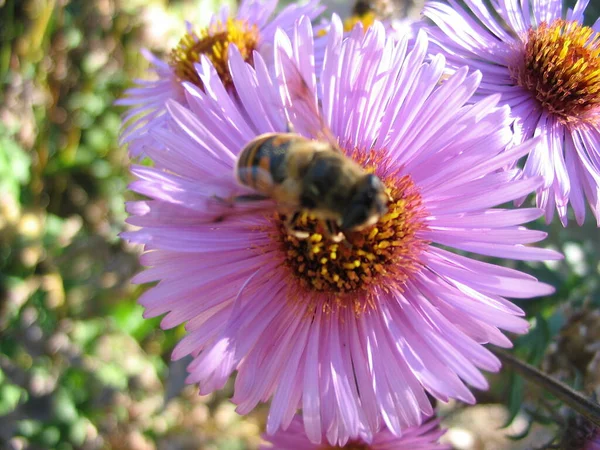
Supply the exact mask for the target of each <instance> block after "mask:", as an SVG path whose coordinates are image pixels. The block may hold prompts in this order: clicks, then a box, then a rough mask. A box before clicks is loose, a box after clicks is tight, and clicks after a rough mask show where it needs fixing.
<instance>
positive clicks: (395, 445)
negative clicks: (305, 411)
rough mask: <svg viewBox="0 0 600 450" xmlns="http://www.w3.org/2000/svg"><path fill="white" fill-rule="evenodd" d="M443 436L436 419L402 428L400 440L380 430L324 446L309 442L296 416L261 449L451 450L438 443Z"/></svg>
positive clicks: (447, 446) (270, 437)
mask: <svg viewBox="0 0 600 450" xmlns="http://www.w3.org/2000/svg"><path fill="white" fill-rule="evenodd" d="M443 434H444V430H441V429H440V427H439V420H437V419H430V420H428V421H427V422H425V423H423V425H421V426H419V427H412V428H407V429H405V430H404V431H403V433H402V436H400V437H398V436H394V434H393V433H390V432H389V431H388V430H386V429H383V430H380V431H378V432H377V433H375V435H374V436H373V437H372V438H369V439H363V438H362V437H360V436H359V437H357V438H355V439H352V440H351V441H348V443H346V445H344V446H343V447H339V446H327V445H319V444H314V443H312V442H310V441H309V440H308V438H307V437H306V434H305V432H304V426H303V425H302V418H301V417H300V416H296V417H294V420H293V421H292V423H291V424H290V426H289V428H288V429H287V430H285V431H279V432H277V433H275V434H274V435H273V436H269V435H266V436H263V437H264V439H265V440H266V441H267V444H266V445H263V446H262V447H261V450H344V449H345V450H451V448H452V447H451V446H450V445H444V444H440V442H439V441H440V438H441V437H442V435H443Z"/></svg>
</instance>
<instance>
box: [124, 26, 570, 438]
mask: <svg viewBox="0 0 600 450" xmlns="http://www.w3.org/2000/svg"><path fill="white" fill-rule="evenodd" d="M342 37H343V25H342V23H341V21H340V20H339V19H338V18H337V17H334V18H333V20H332V29H331V31H330V32H329V33H328V35H327V39H328V41H327V48H326V53H325V58H324V63H323V69H322V72H321V73H319V74H316V73H315V71H314V55H313V48H314V47H313V44H314V40H313V33H312V27H311V25H310V21H309V20H308V18H303V19H301V20H300V21H299V23H298V24H297V28H296V29H295V30H294V33H293V38H291V39H290V38H289V37H288V36H287V35H286V34H285V33H284V32H282V31H279V32H278V33H277V35H276V37H275V58H274V61H275V67H274V69H275V73H276V77H275V78H273V77H271V75H270V73H269V70H268V69H267V66H266V64H265V62H264V61H263V59H262V57H261V56H260V55H255V58H254V61H253V66H251V65H249V64H247V63H246V62H244V60H243V58H242V56H241V55H240V53H239V51H237V50H234V48H235V47H233V48H231V49H230V57H231V59H230V66H231V74H232V80H233V84H234V87H235V88H236V90H237V92H238V94H239V99H238V98H232V97H231V96H229V95H228V93H227V90H226V88H225V86H224V85H223V82H222V80H221V78H220V77H219V76H218V73H217V71H216V69H215V68H214V66H213V65H212V64H211V63H210V61H209V60H208V58H206V57H203V58H202V59H201V65H200V66H199V71H198V74H199V76H200V79H201V80H202V82H203V84H204V87H205V89H204V90H202V89H200V88H199V87H198V86H196V85H194V84H192V83H184V87H185V89H186V105H188V106H187V107H184V106H182V105H180V104H177V103H176V102H173V101H170V102H168V104H167V108H168V110H169V114H170V116H171V117H172V119H173V123H174V125H173V127H172V129H162V130H160V129H159V130H154V131H153V132H152V133H151V135H152V136H153V138H154V139H156V140H157V141H158V142H159V145H158V146H157V148H156V149H153V148H148V156H149V157H150V158H151V159H153V160H154V163H155V167H154V168H148V167H133V169H132V170H133V173H134V174H135V176H136V177H137V180H136V181H135V182H134V183H133V184H132V185H131V188H132V189H133V190H134V191H135V192H137V193H139V194H142V195H145V196H147V197H148V198H149V200H147V201H138V202H133V203H131V204H129V205H128V211H129V213H130V214H131V217H130V218H129V222H130V223H131V224H132V225H135V226H138V227H140V229H139V230H137V231H133V232H128V233H126V234H125V235H124V236H125V237H126V238H127V239H129V240H130V241H132V242H137V243H141V244H144V245H145V248H146V253H145V254H144V255H143V256H142V263H143V264H144V265H146V266H150V268H149V269H147V270H146V271H145V272H143V273H142V274H140V275H139V276H137V277H136V279H135V281H136V282H138V283H143V282H151V281H159V283H158V285H157V286H155V287H153V288H152V289H150V290H148V291H147V292H146V293H145V294H144V295H143V296H142V297H141V299H140V302H141V303H142V304H143V305H144V306H145V308H146V312H145V314H146V316H147V317H153V316H158V315H161V314H165V313H167V315H166V316H165V317H164V319H163V321H162V326H163V327H165V328H168V327H173V326H176V325H178V324H181V323H184V322H185V323H186V329H187V331H188V335H187V336H186V337H185V338H184V339H183V340H182V341H181V342H180V344H179V345H178V346H177V347H176V349H175V351H174V354H173V357H174V358H181V357H183V356H185V355H190V354H191V355H192V356H193V357H194V361H193V362H192V363H191V364H190V366H189V367H188V370H189V372H190V376H189V379H188V381H189V382H193V383H199V384H200V390H201V392H202V393H208V392H211V391H214V390H215V389H219V388H221V387H223V386H224V384H225V383H226V381H227V379H228V378H229V376H230V375H231V373H232V372H233V371H234V370H236V369H237V371H238V374H237V378H236V383H235V392H234V396H233V401H234V402H235V403H237V405H238V408H237V411H238V412H239V413H241V414H245V413H248V412H249V411H250V410H252V409H253V408H254V407H255V406H256V405H257V404H258V403H259V402H261V401H267V400H268V399H270V398H271V399H272V402H271V407H270V414H269V418H268V423H267V431H268V432H269V433H271V434H272V433H274V432H276V431H277V430H278V429H279V428H280V427H282V428H284V429H285V428H287V427H288V426H289V424H290V423H291V422H292V419H293V417H294V415H295V413H296V409H297V408H300V407H301V408H302V410H303V422H304V426H305V430H306V432H307V436H308V438H309V440H310V441H311V442H317V443H318V442H320V441H321V439H322V438H323V436H326V439H327V441H328V442H329V443H331V444H332V445H345V444H346V443H347V442H348V441H349V440H350V439H351V438H354V437H357V436H359V435H361V436H363V437H364V438H365V439H369V438H370V436H373V435H374V434H375V433H376V432H377V430H379V429H380V427H381V426H383V425H385V426H386V427H387V429H388V430H389V431H390V432H391V433H392V434H394V435H396V436H399V435H401V434H402V430H403V429H406V428H407V427H415V426H419V425H420V423H421V421H422V417H423V415H425V416H429V415H431V414H432V412H433V411H432V407H431V404H430V401H429V399H428V398H427V394H426V393H427V392H428V393H430V394H431V395H433V396H435V397H437V398H438V399H440V400H443V401H446V400H448V399H449V398H457V399H460V400H463V401H465V402H474V397H473V395H472V394H471V392H470V391H469V389H468V388H467V386H466V384H465V383H468V384H470V385H472V386H475V387H477V388H480V389H485V388H486V387H487V382H486V380H485V378H484V377H483V375H482V374H481V372H480V369H484V370H489V371H496V370H498V369H499V367H500V362H499V361H498V359H497V358H496V357H495V356H494V355H493V354H492V353H491V352H489V351H488V350H487V349H486V348H485V347H483V346H482V344H483V343H493V344H496V345H500V346H510V341H509V340H508V339H507V338H506V337H504V335H503V334H502V333H501V332H500V330H499V329H504V330H510V331H513V332H517V333H523V332H525V331H526V330H527V328H528V323H527V322H526V321H525V320H523V319H522V318H521V317H519V316H522V315H523V312H522V311H521V310H520V309H519V308H517V307H516V306H514V305H513V304H511V303H510V302H509V301H508V300H506V299H505V298H504V297H517V298H528V297H533V296H538V295H545V294H549V293H551V292H552V291H553V289H552V288H551V287H550V286H548V285H545V284H543V283H539V282H538V281H537V280H535V279H534V278H533V277H531V276H529V275H526V274H523V273H520V272H518V271H515V270H512V269H507V268H503V267H499V266H496V265H493V264H489V263H484V262H481V261H478V260H476V259H472V258H470V257H468V256H463V255H459V254H457V253H455V252H453V251H452V249H458V250H461V251H466V252H474V253H479V254H483V255H489V256H497V257H502V258H511V259H524V260H544V259H553V258H558V257H560V255H558V254H556V253H554V252H552V251H548V250H544V249H539V248H535V247H532V246H529V245H528V244H530V243H533V242H536V241H539V240H541V239H543V238H544V237H545V233H542V232H539V231H533V230H528V229H526V228H524V227H522V226H521V224H522V223H524V222H528V221H530V220H533V219H535V218H537V217H539V216H540V215H541V211H540V210H538V209H523V210H504V209H499V208H495V206H497V205H500V204H502V203H505V202H507V201H511V200H513V199H515V198H519V197H521V196H524V195H527V194H528V193H529V192H531V191H532V190H534V189H535V188H537V187H538V186H539V184H540V182H541V179H539V178H532V179H523V178H521V179H518V177H519V175H520V174H519V171H518V170H517V169H514V170H510V171H505V172H501V171H499V169H501V168H503V167H505V166H506V165H507V164H509V163H511V162H512V161H514V160H515V159H516V158H518V157H520V156H522V155H523V154H525V153H526V152H528V151H529V150H530V149H531V147H532V146H533V145H535V142H527V143H525V144H523V145H521V146H517V147H513V148H510V149H507V146H508V145H509V143H510V141H511V139H512V132H511V130H510V120H509V110H508V108H507V107H498V106H497V101H498V97H497V96H496V97H491V98H487V99H485V100H482V101H481V102H478V103H476V104H474V105H467V103H468V102H469V100H470V99H471V96H472V94H473V92H474V91H475V90H476V88H477V86H478V84H479V81H480V75H479V74H478V73H473V74H470V75H469V74H468V71H467V69H466V68H465V69H460V70H458V71H457V73H456V74H455V75H453V76H452V77H451V78H449V79H447V80H445V81H444V82H443V83H440V80H441V78H442V75H443V74H444V68H445V61H444V58H443V57H442V56H439V57H435V58H433V60H432V61H431V62H426V59H425V58H426V53H427V38H426V35H425V34H424V33H421V34H420V35H419V36H418V38H417V40H416V43H415V45H414V49H413V50H412V51H410V52H407V50H406V49H407V38H404V39H401V40H399V41H397V40H395V39H386V37H385V30H384V27H383V25H381V23H378V22H376V23H375V24H374V25H373V26H372V27H370V28H369V29H368V30H367V31H366V32H363V31H362V30H360V29H355V30H354V31H353V32H352V33H351V34H350V35H349V36H348V38H346V39H342ZM299 77H301V78H303V79H304V83H305V84H302V83H298V81H299ZM316 80H319V81H318V82H317V81H316ZM299 90H300V91H303V92H305V93H306V92H307V91H308V96H305V97H304V100H302V101H300V98H301V97H300V96H299V94H298V92H299ZM317 91H319V92H321V94H322V95H321V99H322V100H321V102H322V107H318V106H317V101H316V98H317V94H316V92H317ZM307 99H309V100H307ZM310 99H312V100H310ZM287 122H291V123H292V124H293V127H294V129H295V130H296V132H297V133H299V134H301V135H304V136H307V137H309V138H320V139H323V137H322V136H320V133H319V127H318V126H315V125H319V123H320V122H324V123H325V124H327V126H328V128H329V129H330V130H331V134H332V135H333V137H334V139H335V141H336V142H337V145H338V146H339V148H340V149H341V150H340V151H342V152H343V154H345V155H346V157H347V158H351V159H353V160H354V161H355V162H356V163H358V164H360V165H361V166H362V168H363V169H362V170H364V173H369V172H371V173H374V174H375V175H376V176H377V177H378V178H379V179H380V180H381V181H382V182H383V183H384V184H385V186H386V189H387V192H388V194H389V197H390V201H389V208H388V212H387V213H386V214H385V215H384V216H383V217H382V218H381V219H380V220H379V221H378V222H377V223H376V224H374V225H373V226H371V227H368V228H366V229H363V230H360V231H354V232H349V233H347V242H346V243H344V242H341V243H336V242H334V241H333V240H330V239H329V238H327V237H326V234H325V233H324V232H323V227H322V224H321V223H319V222H318V221H316V220H315V219H314V217H313V216H312V215H311V214H310V213H306V212H304V213H302V211H300V212H301V214H298V215H297V216H294V217H295V222H296V223H295V226H296V228H299V229H300V230H301V231H302V232H303V233H305V237H306V238H305V239H300V238H299V237H298V236H297V235H296V234H295V233H291V232H289V228H288V227H286V226H284V225H283V224H284V223H285V222H284V220H285V218H284V217H283V216H282V214H281V213H279V212H277V210H276V207H277V204H268V205H267V206H268V208H266V209H265V208H264V207H263V208H260V207H258V206H254V205H252V204H239V205H238V207H239V209H238V207H236V208H231V207H229V206H228V205H227V204H226V203H225V204H224V203H222V202H219V201H216V200H215V196H217V197H228V196H230V195H235V194H240V190H241V188H240V186H239V185H237V184H236V182H235V177H234V166H235V165H236V160H237V158H238V155H239V154H240V152H241V150H242V149H243V148H244V147H245V146H246V145H247V144H248V143H249V142H250V141H252V140H253V139H255V138H256V137H257V136H259V135H262V134H263V133H273V132H284V131H285V130H286V129H287V126H286V124H287ZM315 130H316V131H315ZM255 155H256V154H255ZM261 161H263V162H266V160H261ZM286 161H288V160H286ZM286 170H290V171H291V172H286V173H287V175H286V177H284V179H288V177H292V178H291V179H290V181H293V180H294V178H293V177H294V175H292V174H293V173H294V172H295V171H296V170H298V167H296V166H294V167H288V168H286ZM256 172H257V174H258V172H259V168H258V167H257V168H256ZM317 181H318V182H317ZM317 181H316V182H315V184H311V185H310V186H309V187H307V188H306V189H307V191H306V192H307V193H308V192H310V193H311V195H317V196H319V195H324V196H326V195H332V193H333V192H334V191H333V189H332V186H333V184H335V182H336V180H334V179H331V178H329V177H324V178H322V179H320V180H317ZM286 186H287V185H286ZM291 186H294V184H292V185H291ZM290 188H291V187H290ZM309 188H310V190H308V189H309ZM351 188H353V187H352V186H350V187H349V189H351ZM303 189H304V188H303ZM245 192H250V193H252V191H245ZM288 192H289V191H288ZM303 192H304V191H303ZM241 193H242V194H243V193H244V191H243V190H242V191H241ZM290 195H291V194H290ZM292 198H294V197H293V195H292ZM309 212H310V211H309Z"/></svg>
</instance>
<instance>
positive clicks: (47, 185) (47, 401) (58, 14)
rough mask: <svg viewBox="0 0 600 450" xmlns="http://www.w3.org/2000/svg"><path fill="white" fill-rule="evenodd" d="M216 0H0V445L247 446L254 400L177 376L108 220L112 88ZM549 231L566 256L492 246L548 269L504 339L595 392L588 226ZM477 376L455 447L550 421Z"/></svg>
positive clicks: (522, 391) (256, 429) (596, 344)
mask: <svg viewBox="0 0 600 450" xmlns="http://www.w3.org/2000/svg"><path fill="white" fill-rule="evenodd" d="M330 3H331V2H330ZM598 3H599V2H596V4H594V5H592V8H595V9H593V10H591V13H590V16H589V17H588V19H589V20H590V21H593V19H595V17H597V13H596V12H595V11H597V10H598ZM224 4H227V2H225V1H219V0H208V1H167V0H145V1H143V0H130V1H126V0H0V20H1V23H0V83H1V84H2V91H1V102H0V449H15V450H16V449H59V450H71V449H112V450H120V449H133V450H152V449H173V450H175V449H181V450H184V449H223V450H224V449H228V450H234V449H255V448H257V446H258V444H259V442H260V433H261V431H262V429H263V425H264V421H265V412H266V408H264V407H262V408H259V409H258V410H256V411H255V412H254V413H253V414H251V415H250V416H247V417H244V418H241V417H239V416H237V415H236V414H235V412H234V406H233V405H232V404H231V403H229V402H228V400H227V399H228V397H229V396H230V393H231V386H229V387H228V389H225V390H224V391H222V392H220V393H219V394H218V395H212V396H207V397H201V396H199V395H198V394H197V389H196V388H195V387H194V386H187V387H186V386H185V385H184V378H185V374H186V372H185V365H186V364H187V362H188V361H186V360H184V361H179V362H178V363H177V364H174V363H171V362H170V352H171V350H172V348H173V346H174V344H175V343H176V342H177V341H178V340H179V339H180V338H181V336H182V335H183V333H184V330H183V329H182V328H181V327H180V328H176V329H173V330H167V331H163V330H160V329H159V322H160V319H152V320H145V319H143V318H142V308H141V307H140V306H138V305H137V304H136V299H137V298H138V297H139V295H140V294H141V293H142V291H143V290H144V289H145V287H139V286H132V285H130V284H129V279H130V277H131V276H132V275H133V274H135V273H136V272H137V271H138V270H139V267H138V263H137V257H138V252H139V249H138V248H135V247H131V246H128V245H126V244H125V243H123V242H122V241H121V240H120V239H119V238H118V233H119V232H120V231H122V229H123V226H124V225H123V222H124V219H125V217H126V215H125V212H124V201H125V200H127V199H128V195H129V194H128V193H127V192H126V186H127V183H128V181H129V175H128V169H127V166H128V163H129V161H128V159H127V155H126V149H124V148H120V147H119V145H118V143H117V138H118V133H119V127H120V115H121V114H122V113H123V110H122V109H121V108H117V107H115V106H113V102H114V101H115V100H116V99H117V98H119V96H120V95H121V94H122V92H123V90H124V89H126V88H127V87H128V86H130V85H131V83H132V80H133V79H134V78H137V77H143V76H144V72H145V70H146V68H147V62H146V61H145V59H144V58H143V57H142V56H141V54H140V49H141V48H142V47H146V48H149V49H150V50H152V51H154V52H155V53H156V54H158V55H164V54H165V53H166V52H168V51H169V49H170V48H171V47H172V46H174V45H175V44H176V43H177V42H178V40H179V38H180V37H181V35H182V34H183V32H184V26H183V18H185V19H188V20H191V21H192V22H194V23H196V24H198V25H203V24H205V23H206V22H207V20H208V19H209V17H210V13H211V11H214V10H216V9H217V8H218V7H220V6H222V5H224ZM229 4H230V6H232V7H235V2H233V1H232V2H230V3H229ZM334 6H335V8H337V10H338V11H340V12H341V13H342V14H347V13H348V11H349V10H350V7H349V4H348V3H346V2H344V1H339V2H337V4H336V5H334ZM594 16H595V17H594ZM589 218H591V214H590V216H588V219H589ZM533 226H535V227H537V228H541V229H547V228H545V227H544V225H543V224H542V223H537V224H534V225H533ZM549 233H550V234H549V238H548V240H547V241H546V242H545V244H544V245H546V246H549V247H553V248H556V249H559V250H561V251H563V252H564V253H565V255H566V259H565V260H564V261H562V262H558V263H552V264H543V263H535V264H515V263H508V262H504V264H505V265H510V266H513V267H518V268H520V269H522V270H525V271H527V272H529V273H532V274H533V275H535V276H537V277H538V278H540V279H542V280H543V281H546V282H548V283H551V284H553V285H554V286H556V287H557V292H556V294H555V295H554V296H552V297H548V298H542V299H537V300H535V301H529V302H526V303H525V302H522V303H521V306H522V307H524V308H525V309H526V310H527V312H528V317H530V318H531V322H532V332H531V333H530V334H529V335H527V336H525V337H520V338H518V339H517V338H515V342H516V352H517V354H518V355H519V356H520V357H521V358H523V359H526V360H528V361H529V362H531V363H533V364H535V365H537V366H542V367H544V369H545V370H548V371H549V372H551V373H553V374H556V375H557V376H561V377H562V378H563V379H565V380H567V381H569V382H570V383H571V384H572V385H574V386H576V387H577V388H579V389H581V390H585V391H586V393H587V394H588V395H592V393H593V392H594V391H596V392H597V394H600V390H599V388H598V387H599V386H600V370H599V369H598V367H600V331H598V332H597V333H596V331H597V330H598V328H599V327H598V326H597V325H598V323H599V322H598V317H599V316H598V315H597V312H598V311H597V310H596V308H597V307H598V301H599V299H600V297H599V295H598V294H599V292H600V282H599V278H600V277H599V276H598V275H599V271H600V265H599V263H598V254H600V239H599V233H598V229H597V228H596V227H595V224H594V223H593V221H592V220H588V221H587V224H586V226H585V227H583V228H578V227H575V226H570V227H568V228H566V229H563V228H562V227H561V226H559V225H557V224H554V225H553V226H552V227H551V228H550V229H549ZM582 327H583V328H585V329H586V330H592V331H593V332H590V333H587V334H585V335H584V337H582V333H581V330H582ZM594 330H595V331H594ZM513 337H514V336H513ZM565 346H566V347H565ZM565 349H566V350H565ZM595 364H597V365H595ZM594 367H596V369H594ZM490 380H491V383H492V388H491V389H490V391H489V392H478V393H477V395H478V398H479V401H480V404H479V405H478V406H476V407H469V408H466V407H464V406H463V405H458V404H450V405H444V406H442V407H441V408H440V413H441V414H442V415H443V416H444V417H445V419H444V423H445V426H446V427H448V428H449V432H448V433H447V435H446V438H445V439H446V440H447V441H449V442H452V443H453V445H454V446H455V447H456V448H457V449H499V450H500V449H530V448H536V447H538V446H540V445H541V444H543V443H544V442H546V441H548V440H549V439H551V438H552V437H553V436H554V435H556V434H557V433H558V434H560V433H561V431H563V429H564V427H563V425H564V424H563V422H561V420H562V419H561V418H560V417H562V418H563V419H564V417H566V416H565V415H564V414H563V413H562V411H561V410H560V408H559V406H560V405H559V404H557V403H556V401H555V400H554V399H553V398H552V397H549V396H547V395H545V394H544V393H543V392H541V391H539V390H537V389H533V388H531V387H530V386H528V385H526V384H524V383H523V381H522V380H521V379H520V378H518V377H516V376H515V375H514V374H512V373H511V372H510V371H508V370H506V371H503V372H502V373H501V374H500V375H494V376H490ZM540 405H542V407H540ZM548 411H553V412H554V413H558V412H559V411H561V412H560V417H551V416H550V415H549V414H548ZM555 415H556V414H555ZM532 421H534V422H535V424H534V425H533V426H531V427H530V423H531V422H532ZM509 423H510V426H509V427H508V428H501V427H502V426H504V425H507V424H509ZM508 435H512V436H513V439H510V438H508V437H507V436H508ZM525 436H526V437H525ZM520 438H523V439H520Z"/></svg>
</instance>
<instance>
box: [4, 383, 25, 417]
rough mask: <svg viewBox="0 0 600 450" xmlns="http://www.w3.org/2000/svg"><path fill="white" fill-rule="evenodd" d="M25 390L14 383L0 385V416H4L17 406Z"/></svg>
mask: <svg viewBox="0 0 600 450" xmlns="http://www.w3.org/2000/svg"><path fill="white" fill-rule="evenodd" d="M24 394H25V391H24V390H23V389H22V388H20V387H19V386H15V385H14V384H3V385H0V416H4V415H6V414H8V413H10V412H12V411H14V409H15V408H16V407H17V405H18V404H19V402H20V401H21V399H22V398H23V397H24Z"/></svg>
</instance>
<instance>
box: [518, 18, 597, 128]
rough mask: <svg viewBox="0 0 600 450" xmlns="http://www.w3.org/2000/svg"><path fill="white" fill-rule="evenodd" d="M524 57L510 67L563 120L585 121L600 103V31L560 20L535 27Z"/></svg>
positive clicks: (567, 121) (527, 43) (525, 48)
mask: <svg viewBox="0 0 600 450" xmlns="http://www.w3.org/2000/svg"><path fill="white" fill-rule="evenodd" d="M522 52H523V53H522V60H521V61H517V63H516V64H515V65H514V66H511V67H509V69H510V70H511V75H512V77H513V79H514V80H515V82H516V83H517V84H518V85H520V86H522V87H524V88H526V89H528V90H529V91H531V93H532V94H533V95H534V96H535V98H536V99H537V100H538V101H539V102H540V104H541V105H542V107H543V108H544V109H546V110H547V111H548V112H549V113H550V114H553V115H556V116H558V117H559V120H560V121H561V122H562V123H566V124H568V123H572V122H575V123H577V122H581V121H582V120H584V118H585V117H586V113H587V112H589V111H590V110H592V109H593V108H597V107H598V105H600V58H599V56H600V34H599V33H597V32H595V31H594V30H593V29H591V28H590V27H586V26H583V25H581V24H580V23H578V22H575V21H566V20H563V19H556V20H554V21H553V22H551V23H549V24H548V23H546V22H542V23H541V24H540V25H539V26H538V27H537V28H531V29H530V30H529V31H528V32H527V37H526V39H525V42H524V44H523V50H522Z"/></svg>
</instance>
